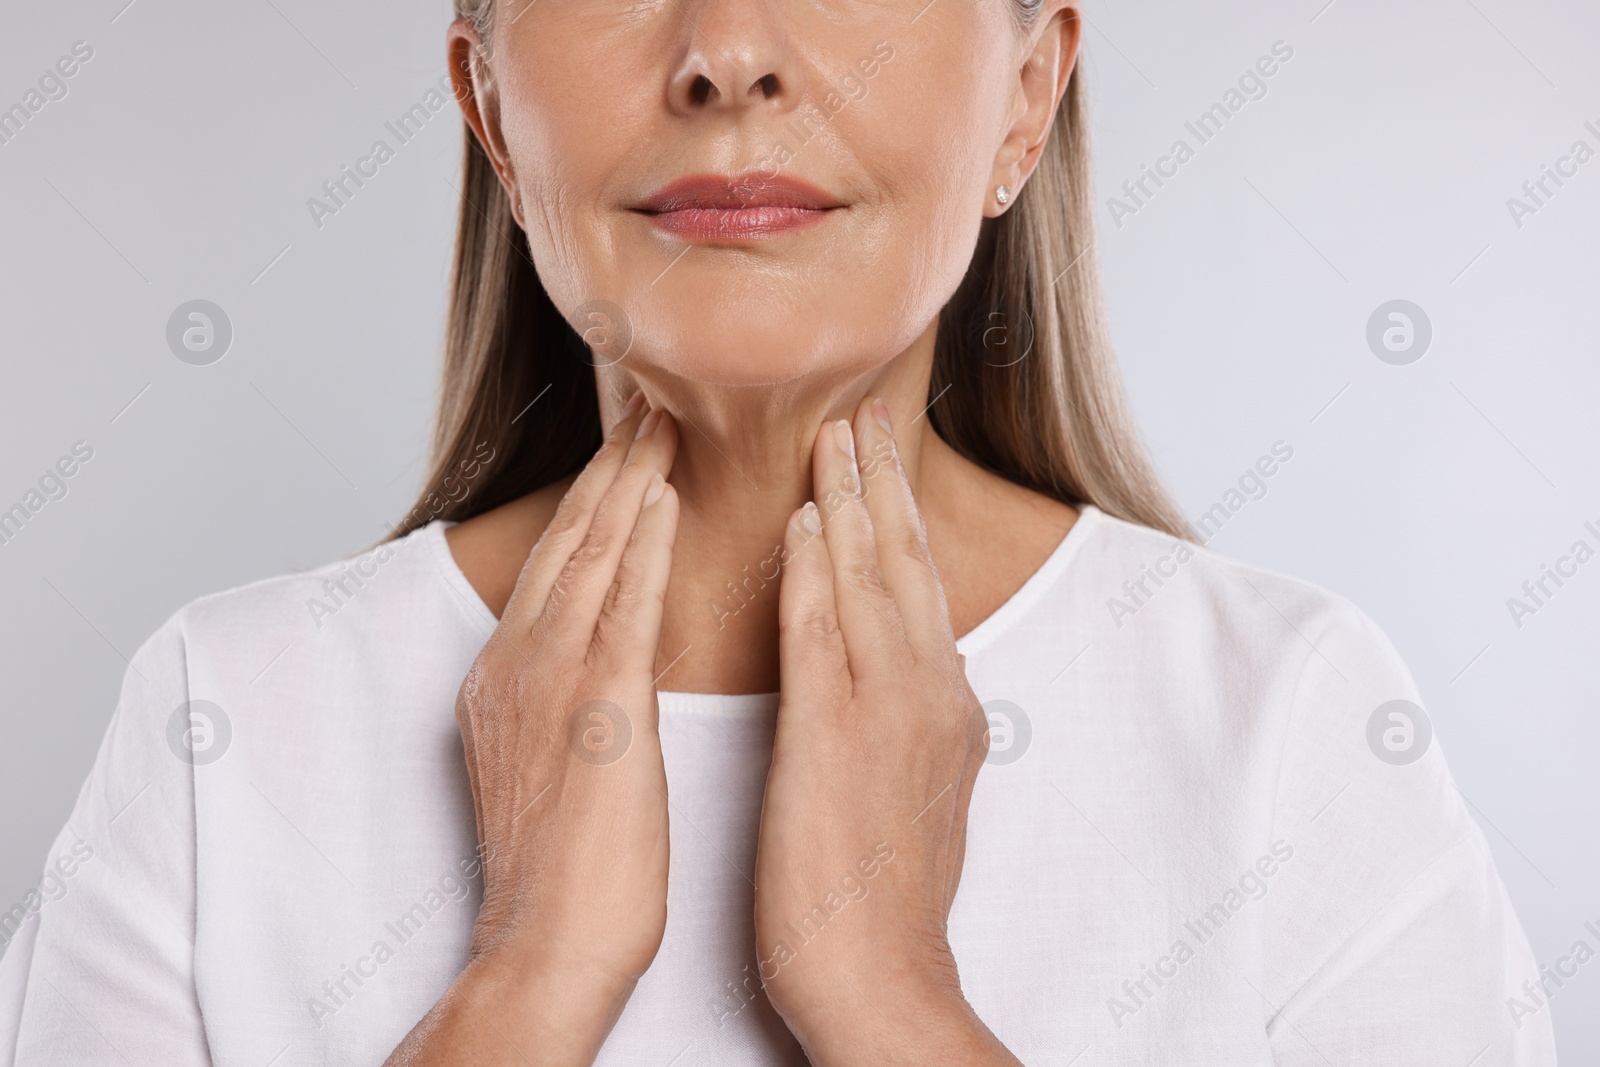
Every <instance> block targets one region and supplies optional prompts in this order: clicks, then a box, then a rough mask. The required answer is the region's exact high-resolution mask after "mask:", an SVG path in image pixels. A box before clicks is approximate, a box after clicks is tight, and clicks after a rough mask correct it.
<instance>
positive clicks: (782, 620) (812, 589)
mask: <svg viewBox="0 0 1600 1067" xmlns="http://www.w3.org/2000/svg"><path fill="white" fill-rule="evenodd" d="M782 558H783V561H784V562H783V584H782V585H780V586H779V588H778V664H779V678H780V682H779V684H780V685H781V686H782V688H783V692H784V694H785V695H787V696H790V697H792V698H794V700H795V701H797V702H798V704H799V706H802V707H803V706H815V703H814V702H815V701H818V700H826V699H827V698H829V697H832V696H834V695H835V693H836V692H837V690H838V689H839V688H840V687H841V686H842V687H843V688H844V689H845V690H846V691H848V687H849V680H850V674H849V670H848V667H847V665H846V658H845V650H844V638H843V636H842V635H841V634H840V632H839V616H838V613H837V611H836V610H835V608H834V593H833V560H832V558H831V557H830V556H829V554H828V540H827V538H825V537H823V536H822V519H821V516H820V515H819V514H818V512H817V506H816V505H815V504H812V503H807V504H806V506H805V507H803V508H801V509H799V510H798V511H796V512H795V513H794V514H793V515H791V516H790V517H789V526H788V528H787V529H786V530H785V531H784V537H783V557H782Z"/></svg>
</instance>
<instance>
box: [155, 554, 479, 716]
mask: <svg viewBox="0 0 1600 1067" xmlns="http://www.w3.org/2000/svg"><path fill="white" fill-rule="evenodd" d="M448 552H449V549H448V547H447V546H446V543H445V537H444V528H443V527H442V526H441V525H438V524H433V525H430V526H427V527H424V528H422V529H420V530H417V531H415V532H413V533H411V534H408V535H406V536H405V537H400V538H397V539H395V540H393V541H387V542H384V543H382V544H378V545H373V546H371V547H368V548H366V549H365V550H363V551H361V552H358V553H356V554H354V555H351V556H347V557H345V558H342V559H338V560H335V561H333V562H330V563H327V564H324V565H323V566H320V567H317V568H314V569H312V570H308V571H302V572H299V573H295V574H286V575H278V576H274V577H270V578H264V579H261V580H258V581H254V582H250V583H247V584H245V585H241V586H238V587H235V588H233V589H227V590H223V591H221V592H217V593H212V594H209V595H206V596H203V597H200V598H198V599H196V600H193V601H191V602H189V603H188V604H185V605H184V606H183V607H181V608H179V609H178V610H177V611H175V612H174V613H173V614H172V615H171V616H170V617H169V618H168V620H167V621H166V623H165V624H164V625H163V626H162V627H161V628H160V629H159V630H158V631H157V632H156V634H155V635H153V636H152V637H151V638H150V640H149V641H148V642H147V643H146V644H147V649H141V654H147V653H148V654H161V655H165V656H167V657H169V658H170V656H171V655H172V654H173V653H174V652H179V653H180V654H181V655H182V656H183V658H184V659H185V660H186V662H187V666H188V667H189V668H190V670H191V671H193V670H195V669H204V671H205V672H206V673H207V674H211V675H214V676H219V677H222V678H226V679H227V680H228V681H229V682H230V683H243V684H247V685H248V684H251V683H252V682H253V681H254V680H255V679H256V677H257V676H258V675H259V674H264V673H265V672H266V670H267V669H268V668H269V667H270V666H271V665H272V664H273V663H274V662H275V657H277V656H279V655H280V654H281V653H284V652H286V651H287V650H289V649H291V648H297V647H302V646H303V647H312V648H318V649H320V650H322V651H323V652H324V653H326V654H328V655H332V656H334V657H335V658H338V657H341V656H344V655H346V654H347V653H348V651H349V650H350V648H351V646H353V645H357V646H384V645H388V646H393V647H396V648H403V647H404V645H405V643H406V639H407V634H408V633H409V632H410V631H412V630H414V629H415V627H416V625H417V624H418V621H419V620H421V619H425V618H450V617H452V616H456V617H460V618H462V619H464V620H465V621H467V622H468V623H469V624H471V626H472V627H473V628H478V627H481V626H483V625H485V624H487V625H488V626H491V627H492V625H493V619H492V618H486V616H485V613H484V612H483V609H482V605H481V604H479V603H476V602H475V599H474V598H473V597H472V596H471V591H470V590H469V589H465V588H462V587H461V585H460V579H459V573H456V574H452V568H450V567H449V566H448V560H447V558H442V557H446V556H447V555H448ZM452 579H454V582H453V583H452ZM441 611H442V612H443V614H442V615H441V614H440V612H441ZM137 664H138V658H137V657H135V665H137Z"/></svg>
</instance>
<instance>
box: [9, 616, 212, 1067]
mask: <svg viewBox="0 0 1600 1067" xmlns="http://www.w3.org/2000/svg"><path fill="white" fill-rule="evenodd" d="M188 700H189V695H188V684H187V680H186V662H185V655H184V642H183V637H182V632H181V628H180V626H179V624H178V622H177V621H176V619H175V620H173V621H169V622H168V623H167V624H166V625H165V626H163V627H162V628H161V629H160V630H159V631H158V632H157V633H156V634H155V635H154V636H152V637H151V638H150V640H149V641H147V642H146V643H145V644H144V646H143V647H142V648H140V650H139V651H138V652H137V653H136V654H135V655H134V658H133V660H132V661H131V663H130V665H129V668H128V671H127V674H126V676H125V677H124V680H123V685H122V695H121V699H120V700H119V702H118V704H117V709H116V712H115V714H114V715H113V716H112V719H111V724H110V726H109V727H108V729H107V731H106V736H105V739H104V740H103V741H102V743H101V746H100V751H99V754H98V755H97V756H96V758H95V763H94V767H93V769H92V770H91V771H90V774H89V778H88V781H87V782H85V783H84V786H83V789H82V790H81V792H80V793H79V794H78V800H77V804H76V806H75V807H74V808H73V811H72V817H71V818H70V819H69V820H68V821H67V825H66V827H65V828H64V829H63V830H62V831H61V834H60V836H58V837H57V838H56V841H55V844H54V845H53V846H52V848H51V852H50V855H49V856H48V857H47V859H46V864H45V869H44V874H43V877H42V878H41V881H40V884H39V888H38V889H37V890H36V891H34V892H32V893H30V894H29V895H28V897H27V898H26V900H25V902H24V905H23V907H22V909H21V910H22V912H23V914H22V915H20V916H18V915H17V914H16V913H15V912H13V913H12V915H10V916H7V917H5V918H6V921H5V923H4V929H5V932H6V933H7V934H11V933H12V931H13V930H15V933H14V935H13V936H12V939H11V944H10V947H9V949H8V950H7V952H6V954H5V956H4V957H0V1063H11V1064H15V1067H34V1065H36V1064H50V1065H51V1067H59V1065H69V1064H107V1063H138V1064H144V1063H159V1064H163V1065H171V1067H190V1065H208V1064H210V1062H211V1058H210V1054H209V1052H208V1049H207V1044H206V1036H205V1031H204V1027H203V1023H202V1019H201V1013H200V1006H199V1003H198V1001H197V998H196V993H195V982H194V955H195V954H194V931H195V854H194V851H195V844H194V843H195V833H194V825H195V824H194V774H195V767H194V766H193V759H194V758H195V757H193V756H192V755H188V756H187V757H186V753H192V751H193V749H191V748H188V747H186V744H185V742H186V731H187V730H189V729H190V728H191V722H190V720H189V714H188V713H189V710H190V709H189V707H188V706H187V704H186V702H187V701H188ZM196 721H197V722H200V723H201V725H202V727H203V728H204V729H213V728H214V727H215V724H213V723H208V722H203V721H201V720H196ZM187 739H188V740H189V741H191V742H192V740H193V736H192V735H189V736H188V738H187ZM201 770H202V771H203V770H204V768H203V767H202V768H201Z"/></svg>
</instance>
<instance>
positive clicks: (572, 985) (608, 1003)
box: [451, 946, 637, 1067]
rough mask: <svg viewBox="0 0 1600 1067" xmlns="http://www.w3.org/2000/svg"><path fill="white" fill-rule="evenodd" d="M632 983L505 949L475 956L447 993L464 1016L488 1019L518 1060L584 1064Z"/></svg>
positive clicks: (579, 965) (590, 1060)
mask: <svg viewBox="0 0 1600 1067" xmlns="http://www.w3.org/2000/svg"><path fill="white" fill-rule="evenodd" d="M636 981H637V979H635V978H626V977H622V976H619V975H616V974H613V973H610V972H607V971H605V970H603V969H600V968H596V967H592V966H589V965H586V964H583V963H569V964H563V963H561V962H559V961H556V960H554V959H552V958H550V957H548V956H546V955H543V954H537V953H530V952H527V951H519V950H516V949H514V948H512V947H510V946H504V947H498V948H494V949H489V950H486V951H482V952H479V953H478V954H476V955H475V956H474V957H473V959H472V961H471V962H470V963H469V964H468V965H467V967H466V969H465V970H463V971H462V972H461V975H460V976H459V977H458V978H457V979H456V982H455V984H454V985H453V986H452V987H451V993H452V994H454V999H456V1000H458V1001H460V1002H462V1003H463V1004H464V1005H465V1010H464V1012H463V1015H464V1016H465V1017H467V1018H470V1019H473V1020H474V1021H476V1022H477V1023H479V1024H480V1025H481V1024H482V1023H483V1022H484V1020H485V1019H492V1020H495V1026H496V1029H497V1030H498V1031H500V1032H501V1036H502V1037H504V1038H505V1039H506V1041H508V1042H509V1043H511V1044H512V1045H513V1046H514V1048H515V1050H516V1051H517V1053H518V1054H519V1055H520V1057H521V1059H522V1061H523V1062H526V1063H532V1064H538V1065H540V1067H544V1065H546V1064H550V1065H567V1064H584V1065H587V1064H590V1063H593V1062H594V1059H595V1057H596V1056H598V1055H599V1052H600V1047H601V1045H602V1044H604V1042H605V1039H606V1037H607V1035H609V1034H610V1033H611V1028H612V1027H613V1026H614V1025H615V1024H616V1021H617V1018H618V1017H619V1016H620V1015H621V1014H622V1009H623V1008H624V1007H625V1006H626V1005H627V1002H628V997H629V996H630V995H631V994H632V992H633V987H634V984H635V983H636Z"/></svg>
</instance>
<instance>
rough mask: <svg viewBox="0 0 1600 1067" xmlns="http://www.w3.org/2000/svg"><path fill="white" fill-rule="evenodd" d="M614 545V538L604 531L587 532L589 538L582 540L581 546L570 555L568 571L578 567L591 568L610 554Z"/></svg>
mask: <svg viewBox="0 0 1600 1067" xmlns="http://www.w3.org/2000/svg"><path fill="white" fill-rule="evenodd" d="M615 544H616V537H615V536H614V535H612V534H610V533H608V532H606V531H605V530H594V529H591V530H590V531H589V536H588V537H586V538H584V539H583V544H581V545H579V546H578V549H577V551H576V552H574V553H572V561H571V562H570V563H569V564H568V565H567V568H568V570H573V569H576V568H580V567H591V566H593V565H595V564H596V563H599V562H600V561H601V560H603V559H605V558H606V557H607V556H609V555H610V554H611V550H612V548H613V546H614V545H615Z"/></svg>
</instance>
